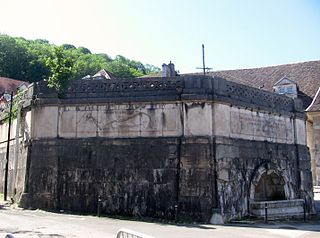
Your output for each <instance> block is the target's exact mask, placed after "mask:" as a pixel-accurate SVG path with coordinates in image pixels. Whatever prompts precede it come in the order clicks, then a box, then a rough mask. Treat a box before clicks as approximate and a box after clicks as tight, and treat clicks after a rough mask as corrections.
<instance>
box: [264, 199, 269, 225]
mask: <svg viewBox="0 0 320 238" xmlns="http://www.w3.org/2000/svg"><path fill="white" fill-rule="evenodd" d="M264 221H265V222H266V223H268V203H265V204H264Z"/></svg>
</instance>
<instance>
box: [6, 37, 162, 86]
mask: <svg viewBox="0 0 320 238" xmlns="http://www.w3.org/2000/svg"><path fill="white" fill-rule="evenodd" d="M55 57H56V58H55ZM100 69H106V70H108V71H110V72H111V73H112V74H113V75H114V76H115V77H118V78H130V77H139V76H143V75H146V74H150V73H153V72H157V71H159V70H160V69H159V68H158V67H155V66H153V65H149V64H147V65H144V64H142V63H141V62H139V61H135V60H130V59H127V58H125V57H124V56H122V55H117V56H116V57H115V58H114V59H112V58H111V57H110V56H109V55H107V54H105V53H101V54H93V53H91V51H90V50H89V49H87V48H85V47H78V48H77V47H75V46H74V45H71V44H63V45H62V46H60V47H57V46H56V45H53V44H50V43H49V42H48V41H47V40H44V39H37V40H26V39H24V38H21V37H11V36H8V35H1V34H0V76H4V77H9V78H15V79H21V80H26V81H29V82H36V81H39V80H42V79H45V78H47V79H48V78H49V84H50V85H51V86H52V87H55V88H57V89H58V90H62V88H63V86H64V85H65V82H66V81H68V80H72V79H78V78H82V77H84V76H86V75H93V74H95V73H96V72H98V71H99V70H100ZM58 78H59V79H58Z"/></svg>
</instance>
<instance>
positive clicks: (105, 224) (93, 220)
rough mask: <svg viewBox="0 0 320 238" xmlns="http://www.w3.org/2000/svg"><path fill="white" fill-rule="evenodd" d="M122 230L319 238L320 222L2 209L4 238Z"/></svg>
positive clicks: (107, 237)
mask: <svg viewBox="0 0 320 238" xmlns="http://www.w3.org/2000/svg"><path fill="white" fill-rule="evenodd" d="M120 228H127V229H130V230H134V231H137V232H141V233H144V234H147V235H151V236H154V237H155V238H177V237H182V238H191V237H192V238H194V237H196V238H207V237H224V238H227V237H228V238H229V237H234V238H238V237H239V238H241V237H246V238H250V237H262V238H264V237H278V238H279V237H280V238H281V237H283V238H284V237H295V238H298V237H301V238H302V237H303V238H316V237H317V238H319V237H320V221H318V222H309V223H302V222H301V223H286V224H284V223H271V222H270V224H263V223H260V224H246V225H245V224H242V225H241V224H237V225H225V226H216V225H202V224H188V225H174V224H160V223H148V222H138V221H128V220H119V219H111V218H105V217H101V218H98V217H94V216H80V215H70V214H58V213H50V212H45V211H40V210H35V211H30V210H22V209H19V208H12V207H9V206H1V207H0V238H2V237H5V235H6V234H8V233H11V234H13V235H14V237H15V238H19V237H42V238H47V237H48V238H49V237H50V238H55V237H59V238H63V237H81V238H82V237H104V238H115V237H116V233H117V231H118V230H119V229H120Z"/></svg>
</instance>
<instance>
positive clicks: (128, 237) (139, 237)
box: [116, 228, 154, 238]
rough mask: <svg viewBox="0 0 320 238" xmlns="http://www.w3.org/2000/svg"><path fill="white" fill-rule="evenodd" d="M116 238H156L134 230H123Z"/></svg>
mask: <svg viewBox="0 0 320 238" xmlns="http://www.w3.org/2000/svg"><path fill="white" fill-rule="evenodd" d="M116 238H154V237H153V236H149V235H145V234H142V233H140V232H136V231H133V230H129V229H125V228H122V229H120V230H119V231H118V232H117V236H116Z"/></svg>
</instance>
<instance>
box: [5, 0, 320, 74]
mask: <svg viewBox="0 0 320 238" xmlns="http://www.w3.org/2000/svg"><path fill="white" fill-rule="evenodd" d="M0 33H4V34H8V35H12V36H22V37H24V38H27V39H47V40H49V41H50V42H51V43H54V44H63V43H70V44H73V45H75V46H84V47H87V48H89V49H90V50H91V51H92V52H94V53H107V54H109V55H110V56H112V57H114V56H115V55H117V54H121V55H123V56H126V57H128V58H130V59H135V60H139V61H141V62H143V63H150V64H154V65H156V66H158V67H160V66H161V65H162V63H169V61H170V60H171V61H172V62H173V63H175V65H176V69H178V70H179V71H180V72H181V73H187V72H196V71H199V70H197V69H196V67H201V66H202V61H201V44H204V45H205V50H206V65H207V66H208V67H211V68H213V70H222V69H238V68H253V67H263V66H269V65H278V64H286V63H295V62H302V61H309V60H319V59H320V44H319V42H320V1H317V0H269V1H262V0H261V1H254V0H238V1H237V0H224V1H219V0H197V1H195V0H194V1H191V0H189V1H187V0H184V1H183V0H171V1H170V0H162V1H152V0H28V1H23V0H20V1H19V0H0Z"/></svg>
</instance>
